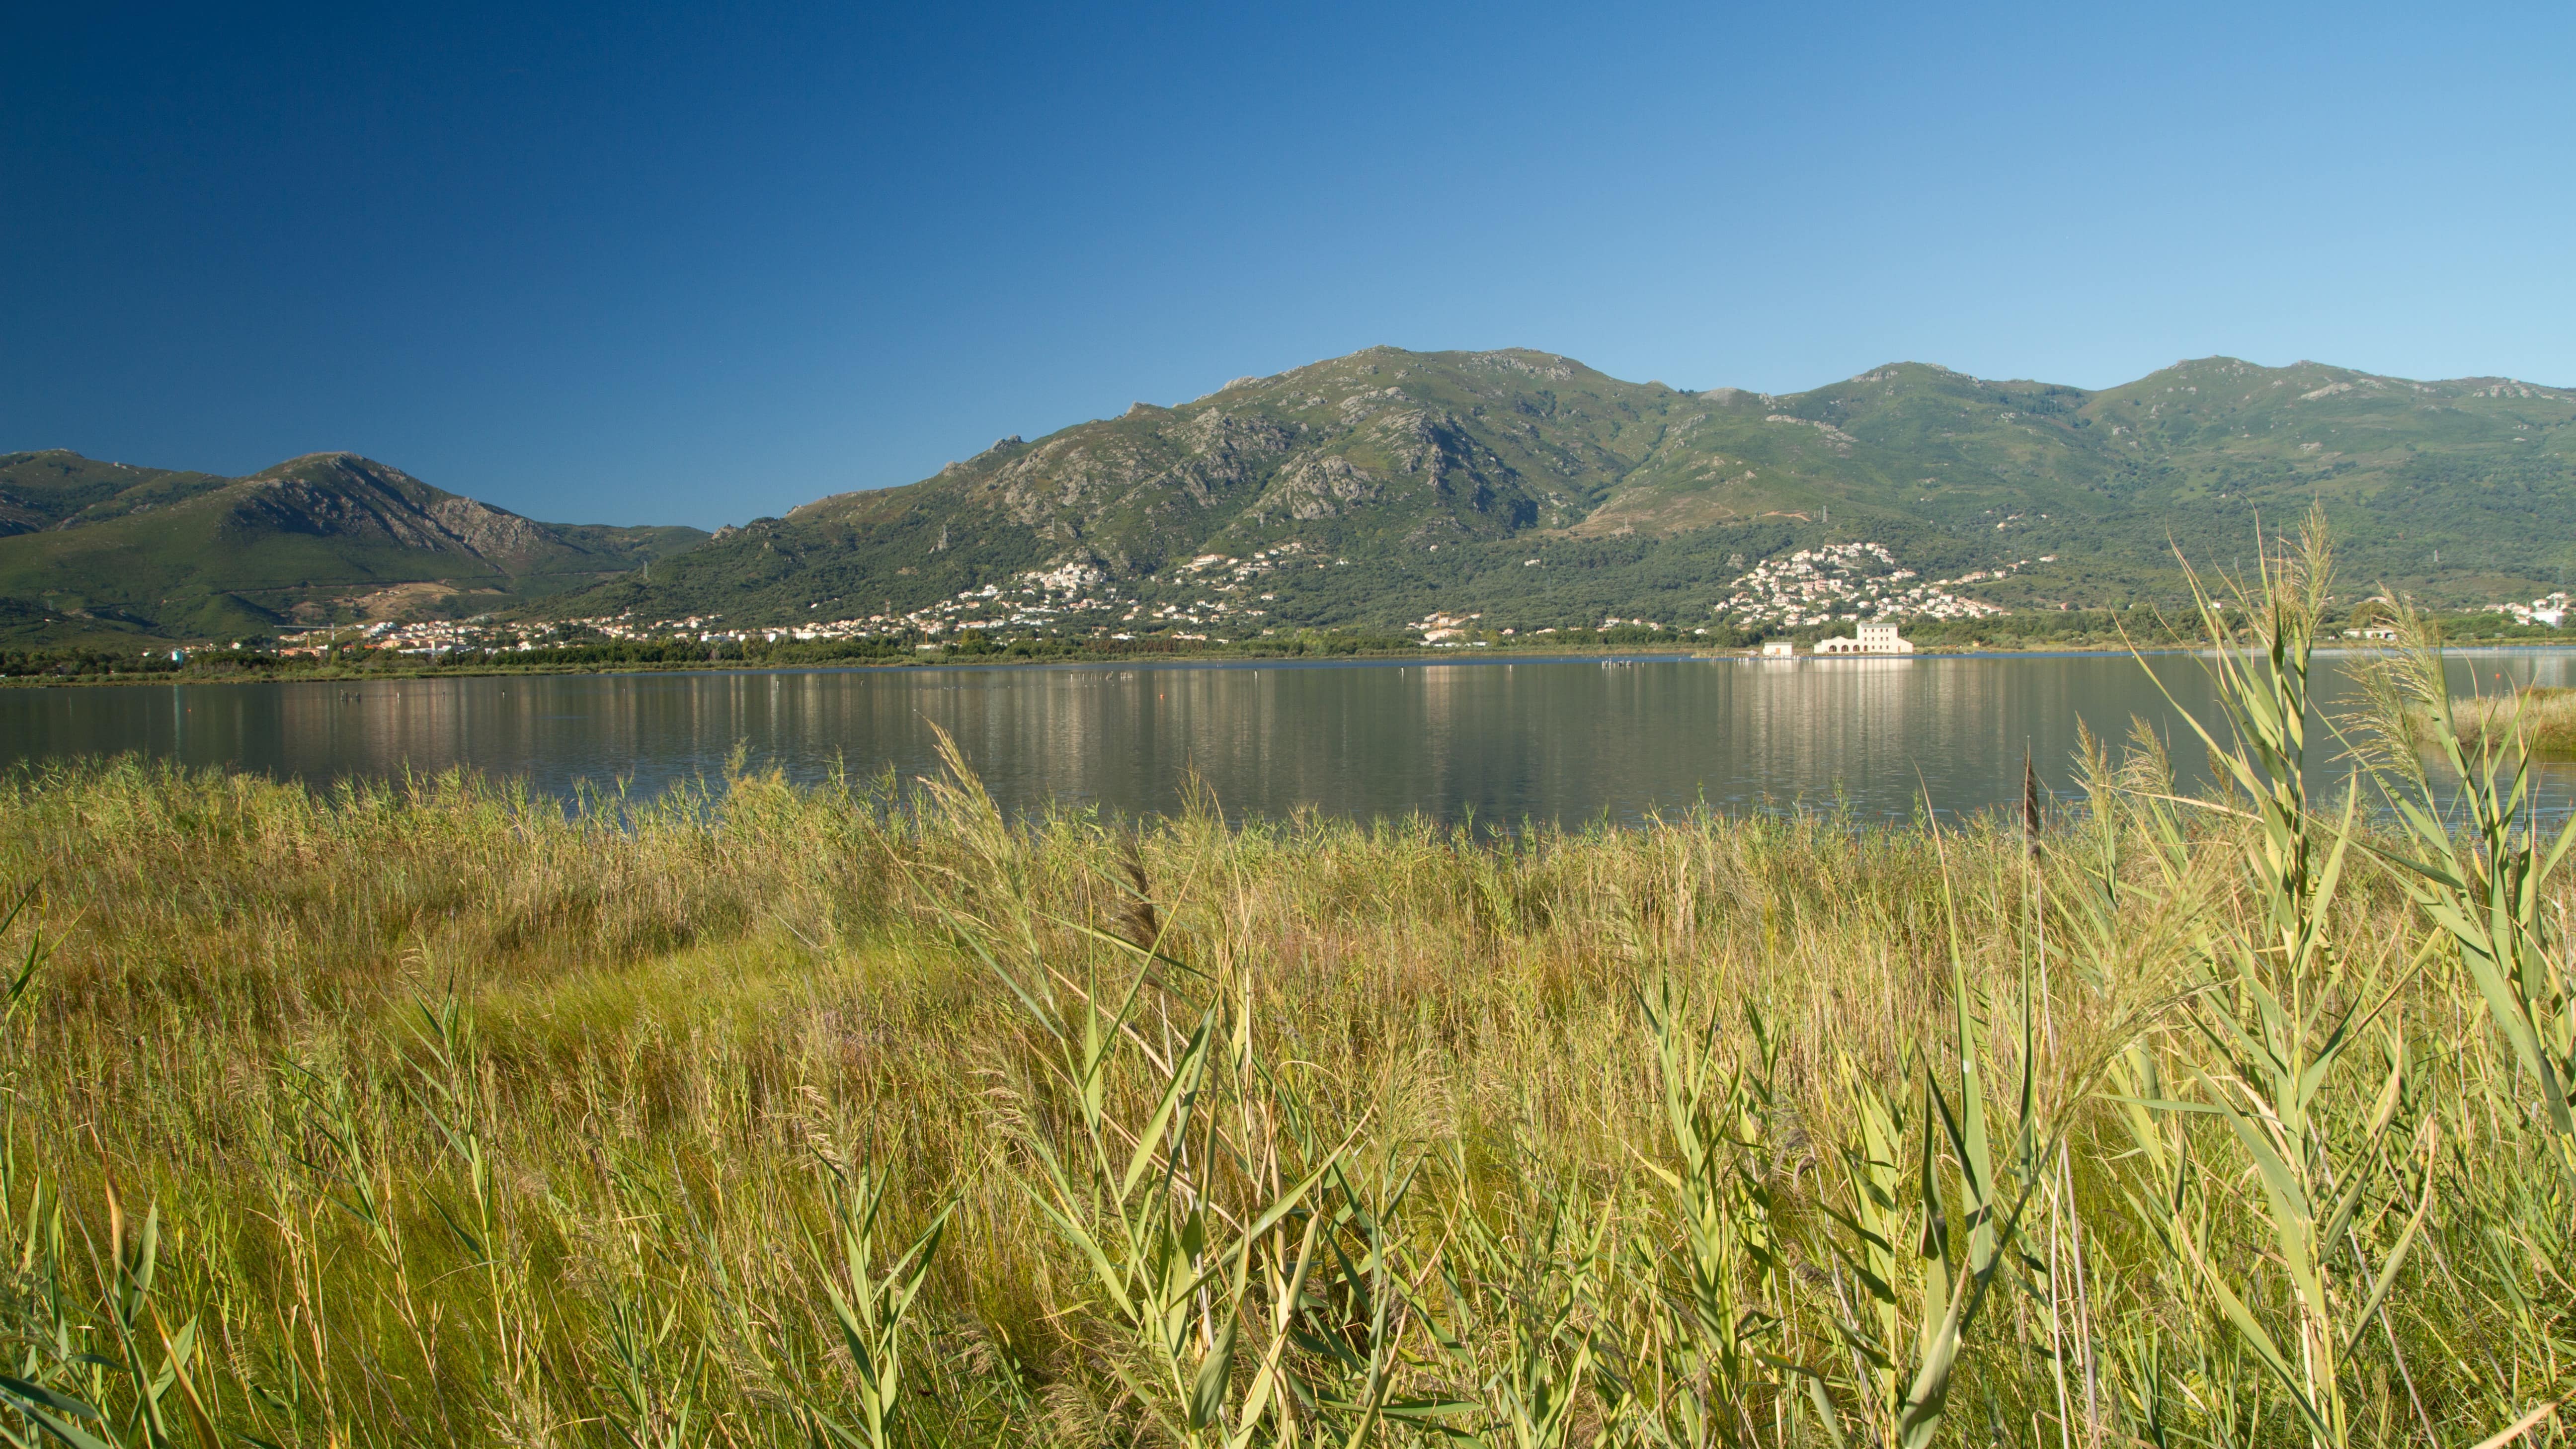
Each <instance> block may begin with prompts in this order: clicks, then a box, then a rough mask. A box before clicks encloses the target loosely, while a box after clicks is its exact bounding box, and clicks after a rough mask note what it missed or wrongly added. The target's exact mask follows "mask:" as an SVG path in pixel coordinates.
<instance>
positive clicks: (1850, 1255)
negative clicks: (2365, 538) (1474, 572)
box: [0, 540, 2576, 1449]
mask: <svg viewBox="0 0 2576 1449" xmlns="http://www.w3.org/2000/svg"><path fill="white" fill-rule="evenodd" d="M2282 563H2283V566H2282V568H2281V569H2280V570H2279V571H2278V573H2277V574H2276V575H2275V577H2274V578H2273V579H2272V580H2270V582H2269V585H2268V588H2267V591H2266V592H2265V593H2263V594H2261V595H2259V596H2256V597H2253V598H2249V599H2245V600H2242V601H2240V603H2241V604H2242V605H2243V607H2241V608H2239V609H2236V610H2231V611H2229V612H2227V613H2225V614H2220V613H2217V612H2215V611H2213V612H2209V613H2206V614H2204V616H2203V621H2204V623H2205V624H2206V625H2207V626H2208V627H2209V628H2210V629H2211V630H2212V631H2213V632H2214V633H2216V634H2217V635H2219V636H2220V639H2221V641H2222V642H2226V643H2229V644H2231V645H2234V646H2237V647H2235V648H2233V649H2232V650H2230V651H2229V652H2225V653H2222V654H2220V655H2218V656H2216V657H2215V658H2214V659H2211V660H2202V659H2185V658H2171V659H2160V660H2156V661H2151V662H2152V663H2153V664H2154V666H2155V667H2157V668H2175V669H2188V668H2204V667H2206V668H2212V669H2215V670H2216V671H2217V673H2218V676H2219V677H2218V685H2219V689H2218V697H2219V698H2220V700H2221V701H2222V713H2223V716H2224V717H2223V718H2222V719H2212V720H2208V721H2204V723H2205V724H2206V725H2207V726H2208V728H2209V729H2210V731H2211V734H2212V738H2211V740H2210V741H2208V742H2207V747H2208V749H2209V750H2210V752H2211V755H2212V758H2213V760H2214V762H2215V764H2216V767H2217V772H2218V776H2219V780H2220V784H2219V786H2218V787H2217V788H2216V789H2215V790H2213V791H2211V792H2209V793H2208V794H2207V795H2206V797H2205V798H2195V797H2193V796H2192V794H2191V792H2190V791H2189V790H2187V789H2185V788H2182V787H2181V786H2179V785H2178V784H2177V780H2176V774H2175V771H2174V769H2173V766H2172V763H2171V761H2170V760H2169V759H2168V758H2167V757H2166V755H2165V753H2164V752H2163V750H2162V748H2161V747H2160V746H2159V745H2158V744H2157V742H2156V741H2154V740H2153V739H2152V738H2140V739H2136V740H2131V741H2126V742H2108V743H2104V742H2093V743H2092V744H2091V745H2090V746H2089V747H2088V749H2087V751H2086V753H2085V755H2084V757H2083V758H2082V759H2081V760H2080V761H2079V768H2080V773H2081V775H2082V778H2083V780H2084V782H2085V785H2086V790H2085V793H2084V796H2083V799H2082V801H2081V803H2079V804H2077V805H2075V806H2072V807H2068V808H2064V809H2060V810H2054V811H2041V810H2039V809H2038V808H2037V806H2036V805H2035V804H2034V806H2033V807H2032V808H2031V809H2030V810H2029V811H2028V812H2027V813H2022V814H2003V815H1996V816H1991V817H1985V818H1981V819H1978V820H1976V821H1973V822H1970V823H1968V824H1965V825H1962V826H1957V827H1954V828H1942V829H1937V830H1936V829H1933V828H1930V827H1913V828H1894V827H1890V828H1881V827H1863V826H1856V825H1854V824H1853V823H1852V822H1850V821H1848V820H1840V819H1836V818H1832V817H1829V816H1819V815H1794V816H1752V817H1740V818H1738V817H1725V816H1719V815H1714V814H1707V813H1693V814H1687V815H1679V816H1674V817H1671V818H1666V819H1662V820H1658V821H1654V822H1652V823H1650V824H1649V825H1647V826H1645V827H1643V828H1639V829H1633V830H1610V829H1589V830H1580V831H1559V830H1546V829H1539V830H1534V831H1530V832H1527V833H1524V834H1520V835H1516V836H1511V837H1489V836H1471V835H1469V834H1467V833H1465V832H1463V831H1460V830H1452V829H1446V828H1442V827H1438V826H1435V825H1432V824H1429V823H1427V822H1422V821H1393V822H1378V823H1373V824H1369V823H1350V822H1339V821H1333V820H1327V819H1321V818H1299V819H1292V820H1280V821H1254V822H1248V823H1241V824H1231V825H1230V824H1228V823H1227V822H1226V821H1225V820H1223V819H1222V818H1221V817H1219V816H1218V815H1216V814H1215V813H1213V811H1211V810H1210V809H1207V808H1204V807H1201V808H1194V809H1191V810H1188V811H1185V812H1183V813H1181V814H1179V815H1176V816H1173V817H1169V818H1164V819H1159V820H1155V821H1151V822H1143V823H1136V824H1126V823H1120V822H1113V821H1109V820H1105V819H1102V818H1100V817H1098V816H1096V815H1091V814H1081V813H1058V814H1053V815H1048V816H1045V817H1043V818H1037V819H1026V820H1014V819H1010V818H1006V817H1005V816H1004V815H1003V814H1002V813H1001V812H1000V811H998V810H997V809H996V808H995V807H994V805H993V803H992V801H991V800H990V799H989V798H988V797H986V796H985V795H984V794H983V792H982V791H981V789H980V788H979V787H978V786H977V784H976V782H975V779H974V776H973V773H972V771H971V768H970V767H969V765H968V762H967V761H965V760H964V759H963V758H960V757H955V756H953V755H952V758H951V762H950V769H949V770H948V771H947V772H946V773H945V774H944V775H943V776H942V777H941V778H938V779H936V780H930V781H925V782H918V783H915V784H908V785H900V786H899V785H898V782H895V781H893V780H891V779H879V780H873V781H869V780H849V779H842V780H834V781H831V782H828V783H826V784H823V785H819V786H812V787H800V786H794V785H791V784H789V783H787V782H785V781H784V780H782V779H780V778H778V777H775V776H762V775H743V776H739V777H736V778H732V779H730V780H728V781H726V782H724V783H723V785H722V787H721V788H720V789H713V790H696V789H684V790H681V791H677V792H674V793H672V794H670V795H666V796H663V797H660V798H657V799H655V800H651V801H629V800H621V799H618V798H616V797H614V796H600V797H593V798H590V799H587V800H584V801H581V802H577V803H576V804H575V805H574V806H571V807H567V806H565V805H563V804H561V803H556V802H549V801H546V800H542V799H539V798H536V797H534V796H532V795H530V794H529V793H528V792H527V791H526V790H525V789H524V788H523V787H520V786H517V785H514V784H512V783H510V782H506V781H492V780H484V779H478V778H475V777H472V776H466V775H450V776H446V777H442V778H439V779H435V780H422V781H417V782H413V783H411V784H409V785H405V786H399V787H398V786H389V785H365V784H350V785H343V786H339V787H335V788H333V789H329V790H312V789H306V788H302V787H297V786H291V785H283V784H278V783H274V782H271V781H267V780H264V779H260V778H256V777H251V776H246V775H238V774H225V773H209V772H193V773H192V772H184V771H179V770H175V769H169V768H164V767H158V766H151V765H147V764H143V763H140V762H137V761H134V760H130V759H129V760H118V761H99V762H86V763H79V764H67V765H60V766H53V767H46V768H40V769H33V770H21V771H18V772H15V773H12V774H10V775H8V776H6V777H5V778H0V881H5V882H8V883H10V895H9V898H8V899H9V900H11V901H15V902H16V903H17V905H16V909H15V910H14V912H13V913H12V914H11V915H10V918H9V921H8V924H7V926H6V928H5V931H0V947H5V948H6V950H7V952H8V955H7V958H6V959H7V963H8V969H7V972H6V973H5V976H6V980H5V982H0V984H5V985H6V987H7V991H8V995H7V1005H6V1008H5V1010H6V1022H5V1028H0V1090H5V1093H6V1096H7V1109H6V1116H5V1119H0V1123H5V1127H4V1128H0V1130H5V1134H6V1151H5V1153H0V1208H5V1214H0V1220H5V1227H0V1354H5V1356H6V1359H7V1364H6V1372H5V1375H0V1433H6V1434H8V1435H9V1436H12V1437H13V1438H14V1439H15V1440H16V1441H17V1442H21V1443H35V1442H39V1441H42V1442H47V1443H53V1444H70V1445H84V1446H85V1445H90V1444H114V1445H118V1446H140V1445H147V1444H151V1445H158V1444H198V1443H204V1444H215V1443H226V1444H229V1443H263V1444H275V1445H304V1444H312V1445H323V1444H332V1445H394V1444H419V1443H440V1444H486V1443H489V1444H505V1443H507V1444H524V1443H545V1444H601V1445H644V1444H650V1445H657V1446H678V1445H700V1444H710V1445H711V1444H726V1445H736V1444H739V1445H754V1444H757V1445H770V1444H775V1445H782V1446H783V1445H790V1444H794V1445H816V1444H829V1445H869V1446H882V1445H896V1444H969V1445H1061V1446H1074V1445H1085V1446H1089V1445H1108V1444H1117V1445H1127V1444H1136V1445H1145V1444H1152V1445H1190V1446H1217V1445H1226V1446H1238V1445H1241V1446H1249V1445H1256V1444H1257V1445H1265V1446H1267V1445H1282V1444H1298V1445H1309V1444H1316V1445H1320V1444H1334V1445H1360V1444H1380V1445H1411V1444H1432V1443H1473V1444H1481V1445H1488V1446H1496V1449H1500V1446H1505V1445H1510V1446H1515V1449H1521V1446H1539V1445H1576V1444H1580V1445H1596V1444H1601V1445H1637V1446H1645V1445H1672V1444H1693V1445H1714V1444H1754V1443H1759V1444H1807V1445H1817V1446H1824V1445H1837V1446H1840V1445H1849V1444H1857V1443H1869V1444H1885V1445H1928V1444H1933V1443H1976V1444H1990V1443H1991V1444H2028V1445H2041V1444H2048V1445H2060V1446H2063V1445H2070V1444H2085V1445H2111V1444H2174V1445H2180V1444H2209V1443H2226V1444H2289V1445H2296V1444H2306V1445H2335V1446H2347V1445H2356V1444H2401V1443H2428V1444H2441V1445H2450V1444H2467V1443H2480V1442H2485V1443H2501V1442H2515V1441H2517V1440H2519V1441H2522V1442H2530V1443H2552V1442H2563V1438H2564V1433H2565V1430H2564V1427H2563V1425H2562V1424H2561V1423H2559V1422H2558V1421H2556V1420H2554V1419H2553V1418H2552V1413H2553V1406H2554V1405H2556V1404H2557V1403H2559V1402H2560V1401H2562V1400H2564V1399H2566V1398H2567V1397H2568V1396H2569V1395H2570V1394H2571V1392H2576V1306H2571V1305H2576V1284H2571V1282H2570V1274H2571V1268H2570V1265H2571V1264H2576V1242H2571V1234H2572V1233H2576V1123H2572V1122H2571V1116H2570V1112H2571V1102H2570V1098H2569V1090H2570V1088H2569V1084H2570V1082H2571V1080H2576V1040H2571V1034H2576V977H2571V974H2570V969H2569V956H2568V942H2567V939H2566V937H2565V934H2564V921H2565V911H2566V909H2567V907H2568V906H2569V905H2570V903H2571V898H2576V892H2571V890H2570V889H2569V886H2568V883H2567V877H2566V875H2565V874H2564V872H2563V870H2562V869H2561V866H2562V865H2563V859H2562V856H2563V852H2564V850H2565V848H2566V840H2567V836H2566V835H2565V834H2562V833H2553V829H2554V828H2552V827H2546V826H2545V825H2542V824H2540V823H2537V822H2536V821H2535V819H2534V816H2533V813H2532V812H2531V811H2530V810H2529V809H2528V808H2527V807H2528V806H2529V805H2530V803H2531V801H2530V797H2529V794H2528V791H2529V788H2530V785H2531V781H2530V778H2529V772H2530V770H2531V768H2532V765H2531V761H2530V759H2529V758H2528V756H2527V755H2526V754H2524V753H2523V752H2522V751H2521V750H2520V749H2518V748H2516V747H2515V746H2514V744H2513V740H2514V738H2515V737H2514V736H2511V735H2507V736H2503V737H2501V739H2499V738H2498V737H2496V736H2493V735H2479V736H2474V737H2472V736H2468V735H2465V734H2464V733H2463V730H2462V728H2461V725H2460V723H2459V722H2458V721H2457V720H2455V719H2454V718H2453V715H2452V712H2451V710H2450V708H2449V705H2448V701H2447V699H2446V697H2445V694H2444V692H2443V688H2442V683H2441V675H2440V672H2439V664H2438V659H2437V658H2436V656H2435V655H2434V654H2433V653H2432V652H2430V649H2429V647H2428V646H2429V642H2430V640H2429V633H2428V631H2427V630H2426V629H2425V627H2424V621H2423V620H2421V619H2420V618H2415V617H2412V616H2406V615H2403V614H2402V611H2401V624H2402V625H2403V627H2404V628H2405V629H2406V630H2407V631H2408V632H2407V636H2406V638H2405V639H2403V640H2401V641H2400V642H2401V648H2400V649H2398V650H2397V651H2395V652H2393V653H2392V654H2391V655H2390V656H2389V657H2388V659H2387V660H2386V661H2385V668H2384V669H2383V670H2382V671H2381V672H2380V673H2379V674H2378V675H2377V676H2375V678H2374V686H2375V688H2374V692H2373V694H2372V700H2373V703H2372V706H2371V709H2372V713H2371V715H2370V716H2369V717H2368V718H2363V719H2357V720H2355V721H2351V722H2348V723H2349V727H2350V729H2351V730H2353V731H2355V732H2356V733H2354V734H2352V735H2351V738H2352V739H2355V740H2372V739H2375V740H2378V741H2379V746H2378V748H2377V750H2376V752H2375V753H2374V754H2373V756H2372V765H2373V770H2374V773H2373V775H2372V776H2371V777H2370V779H2371V783H2372V787H2373V788H2374V789H2379V790H2382V791H2384V792H2385V793H2384V795H2383V796H2382V797H2381V798H2380V800H2379V801H2378V805H2379V807H2380V808H2379V809H2378V810H2376V811H2373V812H2363V811H2361V810H2359V809H2358V808H2357V807H2356V806H2354V805H2353V804H2351V803H2348V802H2347V801H2346V800H2345V799H2344V798H2342V797H2336V798H2333V799H2326V798H2311V797H2310V796H2309V795H2308V794H2307V793H2306V789H2305V786H2304V783H2303V781H2304V773H2303V769H2302V767H2303V765H2304V764H2305V763H2306V762H2307V760H2308V759H2309V758H2311V757H2312V756H2314V757H2316V758H2322V756H2315V752H2317V751H2337V752H2339V751H2340V750H2341V749H2343V748H2344V747H2345V742H2344V741H2339V740H2324V739H2312V738H2309V737H2308V736H2307V735H2306V734H2305V733H2304V731H2305V718H2306V708H2305V706H2306V688H2307V668H2308V661H2309V658H2310V652H2311V649H2312V647H2313V646H2314V644H2315V643H2316V642H2317V638H2316V636H2317V632H2318V630H2317V619H2318V614H2319V604H2320V601H2321V597H2322V593H2323V589H2324V585H2325V580H2326V578H2327V576H2328V566H2329V563H2330V560H2329V559H2328V558H2327V557H2326V555H2325V554H2324V551H2323V545H2322V541H2321V540H2311V543H2310V546H2309V550H2308V552H2307V553H2306V554H2305V555H2304V556H2302V557H2293V558H2289V559H2285V560H2283V561H2282ZM2419 730H2421V731H2423V732H2425V733H2423V734H2420V735H2419V734H2418V733H2416V732H2417V731H2419ZM2482 739H2483V740H2486V741H2488V742H2489V743H2488V744H2481V743H2479V742H2478V741H2479V740H2482ZM2498 746H2500V747H2498ZM2192 748H2193V749H2194V750H2195V751H2198V750H2200V749H2201V748H2202V743H2201V742H2198V741H2195V742H2193V746H2192ZM2427 752H2429V753H2430V755H2431V756H2432V757H2434V758H2435V759H2437V760H2438V761H2440V762H2441V763H2442V764H2443V765H2444V766H2446V767H2447V769H2446V770H2436V771H2433V772H2430V773H2428V772H2427V771H2426V770H2425V769H2424V764H2423V762H2424V760H2425V759H2426V757H2427ZM2462 779H2465V780H2466V781H2467V784H2466V786H2465V787H2464V788H2463V787H2461V786H2459V784H2458V781H2459V780H2462ZM2446 781H2447V782H2449V783H2445V782H2446ZM2392 804H2393V805H2395V806H2396V807H2399V808H2395V809H2390V808H2388V807H2390V806H2391V805H2392ZM2409 806H2411V807H2412V809H2411V813H2410V810H2409V809H2408V808H2406V807H2409ZM82 1436H86V1437H82ZM2498 1436H2502V1437H2498Z"/></svg>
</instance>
